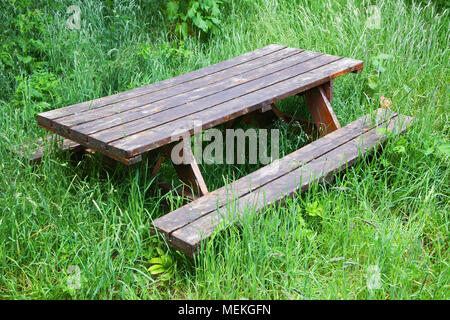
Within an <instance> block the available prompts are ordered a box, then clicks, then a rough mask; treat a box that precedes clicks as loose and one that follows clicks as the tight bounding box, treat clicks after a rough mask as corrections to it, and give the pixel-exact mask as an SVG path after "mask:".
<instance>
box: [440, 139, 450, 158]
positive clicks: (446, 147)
mask: <svg viewBox="0 0 450 320" xmlns="http://www.w3.org/2000/svg"><path fill="white" fill-rule="evenodd" d="M437 148H438V150H439V151H440V152H442V153H443V154H444V155H446V156H450V143H448V142H447V143H443V144H440V145H439V146H438V147H437Z"/></svg>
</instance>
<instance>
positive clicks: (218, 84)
mask: <svg viewBox="0 0 450 320" xmlns="http://www.w3.org/2000/svg"><path fill="white" fill-rule="evenodd" d="M362 67H363V63H362V61H360V60H355V59H350V58H343V57H339V56H333V55H329V54H323V53H320V52H314V51H308V50H302V49H296V48H289V47H285V46H281V45H277V44H272V45H269V46H266V47H264V48H261V49H257V50H255V51H252V52H249V53H246V54H243V55H240V56H238V57H235V58H232V59H229V60H226V61H223V62H220V63H217V64H214V65H210V66H207V67H205V68H202V69H198V70H195V71H192V72H189V73H186V74H182V75H179V76H177V77H174V78H170V79H167V80H164V81H160V82H156V83H153V84H149V85H146V86H143V87H140V88H136V89H132V90H128V91H125V92H121V93H117V94H114V95H111V96H107V97H102V98H98V99H94V100H91V101H86V102H82V103H78V104H75V105H71V106H67V107H64V108H59V109H55V110H51V111H47V112H43V113H41V114H38V115H37V122H38V124H39V125H40V126H41V127H43V128H45V129H47V130H49V131H51V132H53V133H55V134H57V135H58V136H62V137H64V138H66V139H68V140H66V141H67V142H65V143H67V144H68V145H70V146H71V143H72V142H69V141H73V143H75V144H77V147H78V145H79V147H82V148H85V149H90V150H93V151H96V152H99V153H102V154H104V155H106V156H107V157H109V158H111V159H114V160H116V161H119V162H121V163H124V164H126V165H133V164H135V163H137V162H139V161H142V160H143V159H147V161H149V162H148V163H149V165H150V166H152V167H153V170H152V174H157V172H158V170H159V168H160V166H161V162H162V161H163V160H164V159H168V160H171V157H170V156H168V155H170V153H171V151H173V150H174V149H173V148H174V147H175V146H176V144H177V142H178V141H179V140H181V139H182V138H183V137H184V136H186V135H192V134H194V133H195V132H196V131H198V130H205V129H208V128H211V127H214V126H217V125H220V124H227V125H229V124H230V123H232V122H233V121H234V120H235V119H237V118H245V119H257V120H258V121H260V122H268V120H269V121H270V120H272V119H275V118H279V119H281V120H283V121H298V122H299V123H300V124H301V125H302V127H304V128H305V131H308V130H313V128H314V130H316V131H318V132H319V133H320V135H321V136H322V138H320V139H319V140H317V141H315V142H313V143H311V144H310V145H308V146H306V147H304V148H302V149H300V150H298V151H296V152H294V153H292V154H291V155H289V156H287V157H285V158H283V159H281V160H279V161H278V163H277V164H270V165H268V166H266V167H264V168H262V169H260V170H258V171H256V172H254V173H252V174H250V175H248V176H247V177H244V178H242V179H240V180H238V181H236V182H234V183H232V184H231V185H229V186H226V187H224V188H221V189H219V190H216V191H213V192H210V191H209V190H208V188H207V186H206V184H205V182H204V179H203V176H202V174H201V172H200V170H199V167H198V165H197V163H196V161H195V159H194V157H193V155H192V152H190V151H189V150H188V151H187V152H188V153H189V154H186V155H184V156H185V157H186V158H188V159H191V161H189V162H188V163H182V164H175V163H173V165H174V168H175V170H176V172H177V174H178V177H179V178H180V180H181V181H182V182H183V183H184V184H185V185H186V186H189V188H188V189H189V190H192V193H191V194H190V196H189V197H190V198H191V199H194V200H195V199H196V200H195V201H194V202H192V203H190V204H188V205H186V206H184V207H182V208H180V209H177V210H175V211H173V212H171V213H169V214H167V215H165V216H164V217H161V218H159V219H157V220H156V221H154V224H153V225H154V229H156V230H157V232H158V231H159V233H160V234H163V235H165V236H166V238H167V240H168V241H169V243H170V244H171V245H173V246H174V247H176V248H178V249H180V250H181V251H182V252H184V253H186V254H188V255H192V254H194V253H195V252H196V250H197V249H198V247H199V244H200V243H201V242H202V240H204V239H207V238H209V237H210V236H211V234H212V233H213V232H214V231H216V230H217V229H218V226H221V227H225V226H226V225H227V223H233V222H235V221H236V220H237V216H236V213H238V215H239V214H244V212H247V211H248V210H251V211H261V209H262V208H263V207H264V206H266V205H268V204H270V203H274V202H276V201H279V200H280V199H282V198H283V197H285V196H289V195H291V194H292V193H293V192H297V191H302V190H304V189H306V188H307V187H308V186H309V185H310V183H312V182H314V181H316V180H320V179H324V178H327V177H329V176H330V175H331V174H332V173H334V172H336V171H339V170H341V169H342V168H344V167H345V166H347V165H349V164H351V163H353V161H354V160H356V158H357V157H358V156H359V155H360V152H361V153H364V152H366V151H365V150H366V149H367V148H368V147H372V146H375V145H376V144H377V142H378V141H379V140H383V136H382V135H377V134H376V127H377V126H382V125H384V124H386V125H388V127H389V128H392V129H394V127H395V124H396V123H399V122H401V121H400V119H401V118H402V117H400V116H398V115H395V114H393V113H388V114H387V115H386V114H385V115H384V117H382V118H380V115H381V113H382V112H381V111H379V112H378V122H370V121H368V118H367V117H365V118H362V119H359V120H357V121H356V122H354V123H352V124H350V125H348V126H346V127H344V128H341V125H340V123H339V121H338V119H337V117H336V115H335V113H334V111H333V108H332V107H331V101H332V99H333V85H334V79H335V78H337V77H340V76H342V75H344V74H348V73H359V72H361V71H362ZM293 95H303V96H304V97H305V101H306V105H307V107H308V109H309V111H310V113H311V118H312V121H306V120H302V119H298V118H295V117H292V116H290V115H287V114H284V113H282V112H281V111H280V110H278V109H277V107H276V106H275V105H274V103H275V102H277V101H279V100H282V99H284V98H287V97H289V96H293ZM404 119H405V123H408V122H409V121H410V120H411V119H410V118H407V117H405V118H404ZM198 123H200V125H199V124H198ZM399 128H400V131H402V130H404V129H405V127H404V126H400V127H399ZM358 139H362V141H363V146H364V148H365V149H364V148H363V150H362V151H361V150H360V149H359V147H358V144H357V141H359V140H358ZM70 146H69V147H67V148H66V149H70V148H71V147H70ZM63 147H64V146H63ZM144 154H147V156H146V157H143V155H144ZM277 166H279V168H280V169H279V170H278V169H276V168H278V167H277ZM185 191H187V189H185ZM186 193H187V192H185V193H184V194H186ZM230 206H231V207H232V208H233V210H231V209H230ZM224 217H227V219H225V218H224ZM219 229H220V227H219Z"/></svg>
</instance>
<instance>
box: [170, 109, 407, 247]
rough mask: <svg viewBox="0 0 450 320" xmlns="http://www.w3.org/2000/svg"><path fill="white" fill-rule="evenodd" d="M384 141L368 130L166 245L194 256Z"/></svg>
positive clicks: (400, 123)
mask: <svg viewBox="0 0 450 320" xmlns="http://www.w3.org/2000/svg"><path fill="white" fill-rule="evenodd" d="M411 122H412V118H410V117H405V116H396V117H394V118H392V119H391V120H390V121H389V123H388V126H387V129H388V130H391V131H392V130H394V131H397V132H399V133H401V132H403V131H404V130H406V128H407V126H408V125H409V124H410V123H411ZM386 138H387V137H386V135H380V134H379V133H378V132H377V128H374V129H371V130H370V131H368V132H367V133H365V134H362V135H361V136H359V137H357V138H354V139H352V140H351V141H349V142H347V143H345V144H344V145H341V146H340V147H339V148H337V149H334V150H332V151H330V152H328V153H326V154H324V155H322V156H321V157H319V158H317V159H314V160H313V161H311V162H310V163H308V164H306V165H304V166H302V167H300V168H298V169H296V170H295V171H292V172H290V173H288V174H286V175H284V176H282V177H280V178H278V179H276V180H274V181H272V182H271V183H269V184H267V185H265V186H264V187H262V188H259V189H257V190H256V191H255V192H251V193H249V194H247V195H245V196H244V197H241V198H239V199H238V200H237V201H234V202H232V203H230V204H229V205H227V206H226V207H223V208H221V209H220V210H217V211H212V212H211V213H210V214H208V215H206V216H203V217H201V218H200V219H198V220H195V221H194V222H193V223H190V224H188V225H186V226H185V227H183V228H180V229H177V230H176V231H174V232H173V233H172V234H171V235H170V236H169V237H168V241H169V243H170V244H171V245H173V246H174V247H176V248H177V249H179V250H181V251H182V252H184V253H186V254H187V255H193V254H195V252H196V250H197V248H198V246H199V245H200V243H201V242H202V241H203V240H206V239H208V238H209V237H210V236H211V235H212V234H213V233H214V232H217V231H219V230H221V229H223V228H226V227H227V226H228V225H229V224H231V223H234V222H236V221H238V220H242V219H243V218H244V215H245V214H252V213H258V212H260V211H261V210H262V209H263V208H264V207H266V206H268V205H270V204H273V203H276V202H277V201H279V200H280V199H282V198H285V197H289V196H292V195H293V194H295V193H297V192H298V191H304V190H306V189H307V188H308V187H309V186H310V185H311V184H312V183H316V182H318V181H323V180H326V179H328V178H330V177H331V176H332V175H333V174H334V173H336V172H338V171H341V170H343V169H345V168H346V167H348V166H350V165H352V164H353V163H354V162H355V161H356V160H357V159H358V158H359V157H360V156H362V155H363V154H365V153H367V152H368V151H371V150H373V148H374V147H376V146H377V145H378V144H379V143H380V142H383V141H384V140H385V139H386Z"/></svg>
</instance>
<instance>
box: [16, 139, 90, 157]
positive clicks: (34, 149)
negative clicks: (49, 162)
mask: <svg viewBox="0 0 450 320" xmlns="http://www.w3.org/2000/svg"><path fill="white" fill-rule="evenodd" d="M53 143H55V147H56V148H52V149H50V148H47V147H46V145H48V147H51V146H52V144H53ZM82 150H84V148H83V146H81V145H80V144H78V143H76V142H74V141H71V140H69V139H62V138H60V137H58V136H57V135H54V134H50V135H47V136H46V137H44V138H39V139H38V140H36V141H33V142H31V143H26V144H24V145H22V146H19V147H18V148H14V151H16V152H18V153H19V154H20V155H21V156H22V157H24V158H26V159H27V160H28V162H29V163H30V164H39V163H40V162H41V160H42V157H43V154H44V152H55V151H74V152H75V151H82Z"/></svg>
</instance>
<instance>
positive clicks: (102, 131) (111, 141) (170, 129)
mask: <svg viewBox="0 0 450 320" xmlns="http://www.w3.org/2000/svg"><path fill="white" fill-rule="evenodd" d="M361 70H362V61H359V60H354V59H349V58H341V57H338V56H332V55H328V54H322V53H318V52H312V51H306V50H301V49H294V48H288V47H284V46H280V45H269V46H267V47H264V48H261V49H258V50H255V51H252V52H249V53H246V54H244V55H241V56H238V57H236V58H232V59H230V60H226V61H224V62H221V63H218V64H214V65H211V66H208V67H206V68H202V69H199V70H196V71H193V72H189V73H186V74H183V75H180V76H177V77H174V78H171V79H167V80H164V81H161V82H157V83H154V84H150V85H147V86H143V87H140V88H136V89H133V90H129V91H125V92H121V93H118V94H114V95H111V96H108V97H103V98H99V99H95V100H91V101H87V102H83V103H79V104H75V105H72V106H68V107H64V108H60V109H56V110H52V111H48V112H44V113H41V114H38V115H37V120H38V123H39V125H40V126H42V127H43V128H46V129H48V130H50V131H52V132H55V133H57V134H59V135H61V136H63V137H66V138H68V139H70V140H73V141H76V142H78V143H80V144H81V145H83V146H85V147H87V148H91V149H94V150H96V151H99V152H101V153H103V154H106V155H107V156H109V157H111V158H114V159H116V160H119V161H121V162H123V163H127V164H131V163H134V162H137V161H139V160H140V159H141V154H142V153H143V152H146V151H148V150H152V149H156V148H158V147H160V146H163V145H165V144H168V143H170V142H171V141H173V134H174V132H175V131H176V132H177V134H182V133H190V134H193V132H194V128H196V126H198V124H199V123H201V126H202V129H206V128H210V127H212V126H215V125H218V124H221V123H224V122H227V121H229V120H231V119H234V118H236V117H239V116H241V115H244V114H246V113H248V112H251V111H254V110H256V109H258V108H261V107H262V106H265V105H267V104H270V103H273V102H276V101H278V100H280V99H283V98H286V97H288V96H291V95H294V94H298V93H301V92H303V91H306V90H308V89H311V88H313V87H316V86H319V85H322V84H323V83H326V82H328V81H330V80H332V79H334V78H336V77H338V76H340V75H343V74H346V73H349V72H359V71H361Z"/></svg>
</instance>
